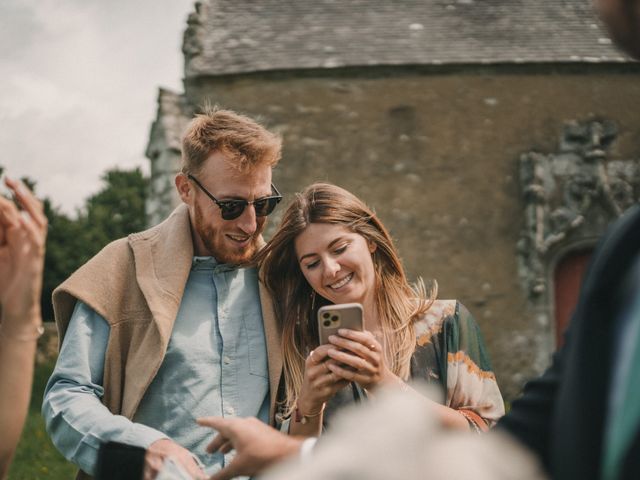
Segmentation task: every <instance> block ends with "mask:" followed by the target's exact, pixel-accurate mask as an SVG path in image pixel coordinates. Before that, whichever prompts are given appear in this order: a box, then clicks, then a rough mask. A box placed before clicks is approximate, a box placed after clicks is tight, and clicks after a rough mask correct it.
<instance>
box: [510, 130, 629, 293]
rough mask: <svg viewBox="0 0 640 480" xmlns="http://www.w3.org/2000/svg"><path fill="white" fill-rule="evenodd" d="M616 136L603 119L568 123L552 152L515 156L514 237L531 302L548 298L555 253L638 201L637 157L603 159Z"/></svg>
mask: <svg viewBox="0 0 640 480" xmlns="http://www.w3.org/2000/svg"><path fill="white" fill-rule="evenodd" d="M616 135H617V129H616V126H615V125H614V124H613V123H612V122H610V121H607V120H591V121H587V122H582V123H580V122H570V123H568V124H567V125H566V126H565V128H564V133H563V136H562V138H561V141H560V145H559V151H558V152H557V153H553V154H548V155H547V154H543V153H539V152H533V151H532V152H528V153H525V154H523V155H522V156H521V158H520V182H521V185H522V188H523V196H524V205H525V209H524V213H525V230H524V231H523V233H522V235H521V237H520V240H519V242H518V259H519V267H520V272H519V273H520V276H521V279H522V281H523V283H524V286H525V289H526V291H527V294H528V296H529V298H530V300H531V301H533V303H534V304H536V303H538V304H540V302H542V303H545V304H546V303H547V293H548V292H547V291H548V288H549V286H548V282H549V280H548V279H549V276H550V275H549V274H550V271H549V269H550V268H552V267H553V265H551V262H552V260H553V253H554V252H557V251H560V250H561V249H563V248H566V247H568V246H570V245H576V244H578V243H579V242H580V241H581V240H586V239H594V238H596V237H597V236H599V235H600V234H601V233H603V231H604V229H605V227H606V225H607V224H608V223H609V222H610V221H611V220H613V219H615V218H616V217H618V216H620V215H621V214H622V212H624V211H625V210H626V209H627V208H629V207H630V206H631V205H632V204H633V203H635V202H637V201H638V198H639V196H640V162H639V161H638V159H635V160H628V161H608V160H607V149H608V148H609V146H610V145H611V144H612V143H613V141H614V140H615V139H616ZM538 306H541V305H538Z"/></svg>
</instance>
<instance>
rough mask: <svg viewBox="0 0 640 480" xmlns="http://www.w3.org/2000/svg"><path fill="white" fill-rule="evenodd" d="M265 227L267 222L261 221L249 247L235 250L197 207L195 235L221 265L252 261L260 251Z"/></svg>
mask: <svg viewBox="0 0 640 480" xmlns="http://www.w3.org/2000/svg"><path fill="white" fill-rule="evenodd" d="M265 225H266V221H262V222H260V221H259V222H258V227H257V229H256V231H255V232H254V233H253V234H252V235H251V239H250V241H249V242H250V243H249V245H247V246H246V247H245V248H243V249H242V250H238V249H233V248H230V246H229V244H228V242H225V238H226V237H225V234H224V233H220V232H218V231H217V229H215V228H213V227H212V226H211V225H209V224H207V223H206V222H205V221H204V215H203V214H202V210H201V209H200V208H198V205H196V206H195V225H194V229H195V232H194V233H195V234H196V235H198V236H200V239H201V240H202V243H204V246H205V247H206V248H207V250H208V251H209V253H210V254H211V255H212V256H213V257H214V258H215V259H216V260H217V261H218V262H220V263H229V264H233V265H238V264H242V263H246V262H249V261H251V260H252V259H253V257H254V256H255V254H256V253H257V252H258V250H259V249H260V244H261V240H260V235H261V233H262V232H263V230H264V227H265ZM231 233H233V232H231Z"/></svg>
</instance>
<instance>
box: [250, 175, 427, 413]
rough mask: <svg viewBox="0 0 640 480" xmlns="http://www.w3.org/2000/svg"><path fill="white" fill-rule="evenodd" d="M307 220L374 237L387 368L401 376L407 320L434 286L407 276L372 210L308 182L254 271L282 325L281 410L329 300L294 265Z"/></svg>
mask: <svg viewBox="0 0 640 480" xmlns="http://www.w3.org/2000/svg"><path fill="white" fill-rule="evenodd" d="M312 223H328V224H334V225H335V224H337V225H343V226H345V227H347V228H349V229H350V230H352V231H353V232H355V233H358V234H359V235H362V236H363V237H364V238H365V239H366V240H367V241H368V242H373V243H374V244H375V245H376V247H377V248H376V249H375V251H374V252H373V254H372V259H373V265H374V270H375V294H374V299H375V304H376V308H377V311H378V315H379V317H380V324H381V326H382V330H383V334H384V337H385V338H384V340H385V342H384V343H385V345H386V346H387V348H386V354H387V360H388V361H389V362H390V365H389V368H390V369H391V370H392V371H393V373H395V374H396V375H398V376H399V377H400V378H403V379H407V378H408V376H409V368H410V359H411V355H412V354H413V351H414V349H415V343H416V339H415V332H414V328H413V323H414V320H415V319H416V318H418V317H419V316H420V315H423V314H424V313H425V312H426V311H427V310H428V309H429V307H430V306H431V304H432V303H433V300H434V299H435V296H436V290H437V285H435V282H434V286H433V288H432V289H431V292H429V294H427V293H426V291H425V287H424V283H423V282H422V280H421V279H420V280H418V282H417V284H416V285H410V284H409V282H408V281H407V278H406V275H405V272H404V269H403V268H402V263H401V261H400V258H399V256H398V253H397V251H396V248H395V246H394V245H393V241H392V240H391V236H390V235H389V232H388V231H387V229H386V228H385V227H384V225H383V224H382V223H381V222H380V220H379V219H378V218H377V217H376V215H375V213H374V212H373V211H372V210H371V209H370V208H369V207H368V206H367V205H366V204H365V203H364V202H362V201H361V200H360V199H359V198H357V197H356V196H355V195H353V194H351V193H349V192H348V191H346V190H344V189H342V188H340V187H337V186H335V185H331V184H327V183H314V184H312V185H310V186H308V187H307V188H306V189H305V190H304V191H303V192H302V193H298V194H296V196H295V198H294V200H293V201H292V202H291V204H290V205H289V206H288V207H287V210H286V211H285V213H284V216H283V218H282V223H281V224H280V227H279V228H278V230H277V231H276V233H275V235H274V236H273V238H272V239H271V241H270V242H269V243H268V245H267V246H266V247H265V248H264V249H263V250H262V251H261V252H260V254H259V257H258V263H259V265H260V270H261V276H262V278H264V281H265V284H266V286H267V288H268V290H269V292H270V293H271V295H272V297H273V299H274V306H275V311H276V315H277V317H278V320H279V322H280V325H281V328H282V352H283V357H284V374H285V398H284V400H283V405H282V406H283V407H284V409H283V410H284V416H287V415H290V414H291V412H292V411H293V409H295V404H296V400H297V397H298V394H299V392H300V389H301V388H302V380H303V376H304V363H305V359H306V357H307V355H308V354H309V352H310V351H311V350H313V349H314V348H316V347H317V346H318V327H317V322H316V313H317V310H318V308H319V307H320V306H322V305H327V304H329V303H330V302H329V301H328V300H326V299H325V298H323V297H321V296H320V295H318V294H316V293H315V292H314V291H313V290H312V288H311V286H310V285H309V284H308V283H307V281H306V279H305V278H304V276H303V274H302V270H301V269H300V266H299V264H298V259H297V256H296V252H295V245H294V242H295V239H296V237H297V236H298V235H299V234H300V233H302V232H303V231H304V230H305V229H306V228H307V227H308V226H309V225H310V224H312Z"/></svg>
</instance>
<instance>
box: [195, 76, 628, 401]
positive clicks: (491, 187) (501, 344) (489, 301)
mask: <svg viewBox="0 0 640 480" xmlns="http://www.w3.org/2000/svg"><path fill="white" fill-rule="evenodd" d="M617 68H620V67H617ZM626 68H627V73H620V72H619V71H618V70H617V69H616V68H612V67H611V66H607V65H601V66H592V67H590V68H586V67H585V68H583V69H582V70H580V71H576V70H575V69H569V68H563V67H561V66H557V67H554V68H551V67H541V68H538V69H534V68H525V67H523V68H522V69H514V68H511V69H502V70H501V69H499V68H496V69H493V70H492V71H488V70H482V69H473V68H471V67H469V68H467V69H462V70H458V71H454V72H449V73H446V72H442V73H434V72H427V71H420V70H411V69H405V70H402V71H394V72H391V71H386V70H380V71H372V70H369V71H367V72H366V76H365V75H363V74H362V72H359V71H358V70H354V71H352V72H350V73H348V72H343V73H342V74H341V75H339V76H333V77H330V76H328V75H324V74H322V73H321V72H320V73H319V74H318V75H313V74H306V75H304V76H301V75H299V76H294V75H287V74H278V75H277V74H273V75H267V74H265V75H255V74H254V75H248V76H245V77H217V78H209V79H199V80H196V79H192V80H187V82H186V94H187V97H188V98H189V99H190V100H191V103H192V104H193V105H197V104H200V103H202V102H203V101H204V100H205V99H210V100H212V101H213V102H214V103H219V104H220V105H223V106H225V107H228V108H232V109H235V110H238V111H241V112H244V113H247V114H249V115H252V116H259V117H262V118H263V119H264V120H265V123H266V124H267V125H268V126H270V127H271V128H274V129H276V130H277V131H279V132H280V133H282V135H283V137H284V156H283V159H282V161H281V164H280V166H279V167H278V168H277V169H276V171H275V175H274V181H275V183H276V184H277V185H278V188H279V189H280V190H281V191H282V192H283V193H285V194H291V193H292V192H295V191H297V190H300V189H301V188H302V187H304V186H305V185H307V184H309V183H311V182H314V181H321V180H327V181H330V182H334V183H336V184H338V185H341V186H343V187H345V188H347V189H349V190H351V191H353V192H354V193H356V194H357V195H359V196H361V197H362V198H364V199H365V200H366V201H367V202H369V203H370V204H371V205H372V206H373V207H374V208H375V210H376V211H377V213H378V214H379V215H380V217H381V218H382V220H383V221H384V222H385V224H386V225H387V226H388V227H389V228H390V230H391V232H392V234H393V236H394V238H395V239H396V240H397V244H398V247H399V249H400V252H401V254H402V257H403V260H404V263H405V266H406V268H407V270H408V272H409V274H410V276H411V277H413V278H415V276H417V275H422V276H423V277H424V278H425V279H429V278H436V279H437V280H438V282H439V284H440V296H441V297H443V298H451V297H456V298H459V299H460V300H461V301H462V302H463V303H465V304H466V305H467V306H468V307H469V309H470V310H471V312H472V313H473V314H474V315H475V316H476V318H477V320H478V322H479V323H480V325H481V327H482V330H483V332H484V335H485V337H486V340H487V344H488V347H489V350H490V352H491V354H492V357H493V361H494V366H495V370H496V373H497V375H498V379H499V382H500V384H501V386H502V388H503V389H504V392H505V394H506V396H507V398H511V397H513V396H514V395H515V394H516V393H517V391H518V389H519V388H520V386H521V384H522V382H523V381H524V380H525V379H526V378H528V377H530V376H532V375H534V374H536V373H538V372H540V371H541V370H542V369H543V368H544V367H545V365H546V363H547V360H548V357H547V355H546V353H545V354H544V356H543V357H541V356H540V352H548V351H549V350H550V349H551V348H552V346H551V345H549V343H548V342H549V341H550V340H549V339H550V338H553V337H552V335H550V331H552V329H553V326H552V325H550V324H549V322H548V319H547V320H545V319H544V318H537V317H536V315H535V314H534V311H533V310H532V309H531V306H530V304H529V303H528V301H527V296H526V292H525V289H524V288H523V287H522V285H521V284H520V282H519V277H518V265H517V244H518V240H519V238H520V234H521V231H522V229H523V225H524V202H523V200H522V196H521V194H522V192H521V189H520V185H519V179H518V178H519V177H518V175H519V170H518V165H519V158H520V156H521V155H522V154H523V153H525V152H529V151H531V150H536V151H540V152H547V153H551V152H554V151H556V150H557V146H558V141H559V138H560V136H561V135H562V132H563V126H564V124H565V122H567V121H569V120H585V119H589V118H591V117H593V116H598V117H602V118H607V119H610V120H612V121H613V122H615V124H616V125H617V128H618V131H619V134H618V137H617V139H616V141H615V142H614V143H613V145H612V146H611V149H610V152H609V155H610V158H611V159H629V158H635V159H638V157H640V116H639V115H638V109H637V105H640V82H638V68H636V67H634V66H632V65H628V66H627V67H626ZM286 203H287V202H286V199H285V202H284V205H286ZM283 209H284V208H280V211H282V210H283ZM277 218H278V217H277V216H276V217H275V218H274V220H275V221H274V222H272V224H277V221H278V220H277Z"/></svg>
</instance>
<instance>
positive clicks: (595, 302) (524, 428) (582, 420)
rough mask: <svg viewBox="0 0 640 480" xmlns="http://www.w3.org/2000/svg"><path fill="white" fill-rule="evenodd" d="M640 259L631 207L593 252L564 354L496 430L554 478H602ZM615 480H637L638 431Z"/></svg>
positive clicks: (639, 233) (638, 218)
mask: <svg viewBox="0 0 640 480" xmlns="http://www.w3.org/2000/svg"><path fill="white" fill-rule="evenodd" d="M639 252H640V207H638V206H635V207H633V208H632V209H630V210H629V211H628V212H626V213H625V215H623V216H622V218H620V219H619V220H618V221H617V222H616V223H615V224H614V226H613V227H612V228H610V229H609V231H608V232H607V234H606V235H605V237H604V238H603V240H602V241H601V242H600V244H599V246H598V248H597V249H596V251H595V253H594V255H593V258H592V260H591V264H590V266H589V269H588V270H587V274H586V276H585V280H584V282H583V285H582V289H581V291H580V297H579V300H578V305H577V307H576V310H575V313H574V315H573V318H572V320H571V324H570V326H569V329H568V331H567V334H566V336H565V345H564V347H563V348H562V349H561V350H560V351H558V352H557V353H556V354H555V355H554V357H553V363H552V365H551V367H550V368H549V369H548V370H547V371H546V372H545V373H544V374H543V375H542V376H541V377H540V378H538V379H535V380H533V381H531V382H529V383H528V384H527V385H526V386H525V388H524V392H523V395H522V397H521V398H520V399H518V400H516V401H515V402H514V403H513V405H512V409H511V411H510V412H509V414H508V415H506V416H505V417H504V418H503V419H502V420H501V421H500V422H499V423H498V426H499V427H501V428H503V429H505V430H507V431H508V432H509V433H511V434H512V435H514V436H515V437H517V438H518V439H519V440H520V441H521V442H522V443H524V444H525V445H526V446H528V447H529V448H530V449H532V450H533V451H534V453H535V454H537V455H538V456H539V458H540V460H541V461H542V462H543V464H544V465H545V467H546V468H547V470H548V471H549V473H550V475H551V477H552V478H553V479H581V480H588V479H598V478H599V477H600V470H601V463H602V450H603V438H604V427H605V414H606V411H607V400H608V397H609V389H610V383H611V380H612V374H611V373H612V372H611V365H612V362H613V360H614V359H615V355H614V352H613V347H614V345H613V341H614V332H615V322H616V320H617V318H618V316H619V313H620V306H621V302H620V291H621V283H622V281H623V280H624V279H625V277H626V274H627V273H628V271H629V269H630V268H631V266H632V265H633V264H634V259H635V258H636V256H637V255H638V254H639ZM638 294H639V295H640V292H638ZM638 368H640V366H638ZM638 401H640V399H638ZM620 478H624V479H640V428H639V429H638V431H637V432H636V436H635V438H634V440H633V443H632V445H631V448H630V450H629V451H628V452H627V454H626V456H625V462H624V466H623V468H622V476H621V477H620Z"/></svg>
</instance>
